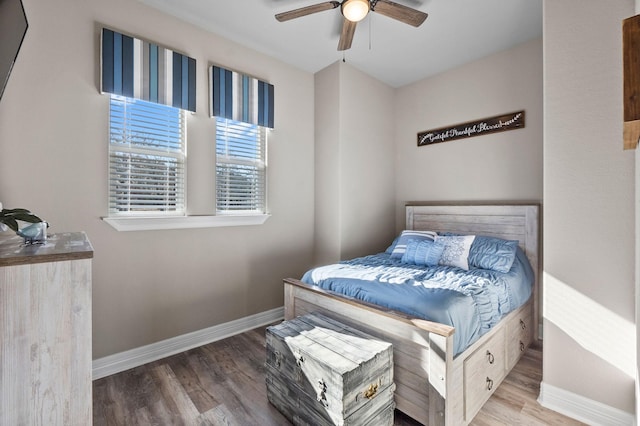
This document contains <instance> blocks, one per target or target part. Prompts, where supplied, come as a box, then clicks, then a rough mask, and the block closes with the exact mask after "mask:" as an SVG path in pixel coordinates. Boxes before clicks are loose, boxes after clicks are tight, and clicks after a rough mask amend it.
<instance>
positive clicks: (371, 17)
mask: <svg viewBox="0 0 640 426" xmlns="http://www.w3.org/2000/svg"><path fill="white" fill-rule="evenodd" d="M372 20H373V16H371V14H370V15H369V50H371V21H372Z"/></svg>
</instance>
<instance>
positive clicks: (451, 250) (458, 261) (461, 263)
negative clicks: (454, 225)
mask: <svg viewBox="0 0 640 426" xmlns="http://www.w3.org/2000/svg"><path fill="white" fill-rule="evenodd" d="M475 238H476V236H475V235H464V236H449V237H441V236H438V237H436V239H435V241H436V242H437V243H442V244H444V252H442V256H441V257H440V262H439V263H440V265H447V266H457V267H458V268H462V269H464V270H465V271H468V270H469V260H468V259H469V250H470V249H471V244H473V240H474V239H475Z"/></svg>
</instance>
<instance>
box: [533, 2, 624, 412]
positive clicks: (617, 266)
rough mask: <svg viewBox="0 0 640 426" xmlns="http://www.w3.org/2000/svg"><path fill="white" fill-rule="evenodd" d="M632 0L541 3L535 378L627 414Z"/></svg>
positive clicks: (570, 393) (544, 383)
mask: <svg viewBox="0 0 640 426" xmlns="http://www.w3.org/2000/svg"><path fill="white" fill-rule="evenodd" d="M633 10H634V9H633V0H624V1H623V0H618V1H609V2H601V1H597V0H588V1H585V0H562V1H557V0H549V1H545V3H544V37H543V38H544V75H545V102H544V109H545V112H544V123H545V134H544V248H545V251H544V288H545V294H546V295H547V297H546V298H545V301H544V302H545V308H544V309H545V312H544V338H545V340H544V355H543V360H544V365H543V386H544V385H550V386H552V387H553V388H557V389H561V390H563V391H567V392H569V394H567V395H577V397H578V399H580V398H585V399H586V400H588V401H595V402H596V403H602V404H604V405H605V406H607V407H611V408H613V409H617V410H621V411H622V412H626V413H633V412H634V410H635V404H634V378H635V374H636V372H635V365H636V356H635V348H636V345H635V336H636V331H635V327H634V313H635V308H634V297H633V292H634V242H635V240H634V232H635V230H634V201H633V200H634V154H633V152H629V151H626V152H625V151H623V150H622V117H623V114H622V50H621V47H622V38H621V23H622V19H624V18H626V17H628V16H631V15H633Z"/></svg>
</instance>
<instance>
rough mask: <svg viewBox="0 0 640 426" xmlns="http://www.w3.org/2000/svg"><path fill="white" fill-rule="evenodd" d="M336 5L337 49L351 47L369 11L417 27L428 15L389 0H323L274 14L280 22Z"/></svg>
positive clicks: (334, 7)
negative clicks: (338, 22) (339, 19)
mask: <svg viewBox="0 0 640 426" xmlns="http://www.w3.org/2000/svg"><path fill="white" fill-rule="evenodd" d="M338 7H340V12H341V13H342V16H343V22H342V32H341V33H340V41H339V42H338V50H347V49H349V48H351V42H352V41H353V34H354V33H355V31H356V25H357V23H358V22H359V21H361V20H363V19H364V18H365V16H367V14H368V13H369V11H371V12H377V13H379V14H381V15H384V16H388V17H389V18H393V19H396V20H398V21H400V22H404V23H405V24H409V25H412V26H414V27H419V26H420V25H421V24H422V23H423V22H424V20H425V19H427V16H428V15H427V14H426V13H424V12H421V11H419V10H416V9H412V8H410V7H407V6H403V5H401V4H398V3H395V2H392V1H390V0H343V1H341V2H340V1H325V2H323V3H318V4H314V5H311V6H306V7H301V8H299V9H294V10H290V11H288V12H282V13H278V14H277V15H276V19H277V20H278V21H280V22H284V21H288V20H290V19H295V18H300V17H302V16H307V15H311V14H312V13H317V12H323V11H325V10H331V9H336V8H338Z"/></svg>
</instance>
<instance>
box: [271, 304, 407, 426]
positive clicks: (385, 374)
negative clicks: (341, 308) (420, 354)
mask: <svg viewBox="0 0 640 426" xmlns="http://www.w3.org/2000/svg"><path fill="white" fill-rule="evenodd" d="M266 341H267V362H266V373H267V374H266V384H267V395H268V397H269V401H270V402H271V403H272V404H273V405H274V406H275V407H277V408H278V409H279V410H280V411H281V412H282V413H283V414H284V415H285V416H286V417H287V418H289V420H291V421H292V422H293V423H294V424H297V425H301V424H302V425H304V424H309V425H314V426H315V425H367V424H375V425H392V424H393V410H394V408H395V404H394V402H393V391H394V390H395V385H394V383H393V351H392V346H391V343H388V342H383V341H381V340H379V339H376V338H374V337H372V336H370V335H368V334H365V333H363V332H361V331H358V330H356V329H354V328H352V327H349V326H346V325H344V324H341V323H339V322H337V321H335V320H333V319H331V318H329V317H326V316H324V315H322V314H319V313H313V314H307V315H304V316H301V317H297V318H294V319H292V320H289V321H285V322H283V323H281V324H278V325H276V326H271V327H268V328H267V332H266Z"/></svg>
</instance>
